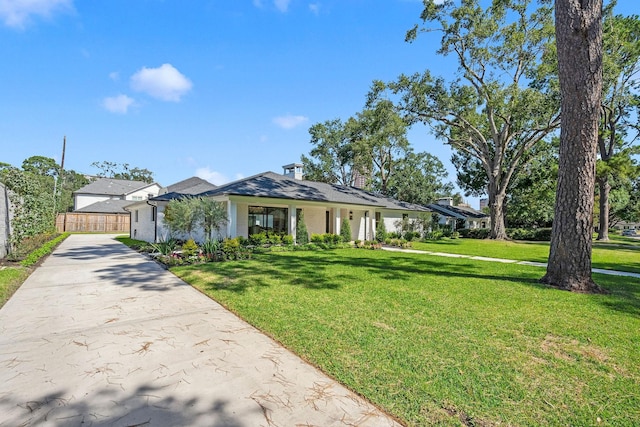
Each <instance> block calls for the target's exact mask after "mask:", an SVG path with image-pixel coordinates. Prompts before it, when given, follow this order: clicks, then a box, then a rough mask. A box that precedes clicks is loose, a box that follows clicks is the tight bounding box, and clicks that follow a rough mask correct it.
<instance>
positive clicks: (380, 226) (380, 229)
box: [376, 217, 387, 242]
mask: <svg viewBox="0 0 640 427" xmlns="http://www.w3.org/2000/svg"><path fill="white" fill-rule="evenodd" d="M386 238H387V227H386V226H385V225H384V220H383V219H382V217H380V221H378V222H377V223H376V240H377V241H378V242H384V241H385V239H386Z"/></svg>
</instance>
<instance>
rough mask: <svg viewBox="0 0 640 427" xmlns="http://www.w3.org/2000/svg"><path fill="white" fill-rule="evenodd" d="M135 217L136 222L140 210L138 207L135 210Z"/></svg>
mask: <svg viewBox="0 0 640 427" xmlns="http://www.w3.org/2000/svg"><path fill="white" fill-rule="evenodd" d="M135 218H136V219H135V222H138V210H137V209H136V210H135Z"/></svg>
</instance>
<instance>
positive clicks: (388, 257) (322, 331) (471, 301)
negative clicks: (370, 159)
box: [172, 242, 640, 426]
mask: <svg viewBox="0 0 640 427" xmlns="http://www.w3.org/2000/svg"><path fill="white" fill-rule="evenodd" d="M485 243H486V242H485ZM534 248H535V246H534ZM441 251H444V249H441ZM482 255H484V256H493V257H501V255H500V254H495V253H488V251H487V250H485V251H484V253H483V254H482ZM507 258H513V256H508V257H507ZM172 271H173V272H174V273H176V274H177V275H178V276H180V277H182V278H183V279H185V280H186V281H188V282H190V283H192V284H193V285H194V286H195V287H196V288H198V289H200V290H202V291H203V292H205V293H206V294H208V295H210V296H211V297H212V298H214V299H216V300H217V301H219V302H221V303H222V304H223V305H225V306H226V307H228V308H229V309H231V310H232V311H234V312H236V313H238V314H239V315H240V316H241V317H243V318H244V319H246V320H248V321H249V322H250V323H252V324H254V325H256V326H257V327H258V328H260V329H262V330H264V331H265V332H266V333H268V334H269V335H271V336H273V337H274V338H275V339H277V340H278V341H280V342H282V343H283V344H284V345H285V346H287V347H288V348H290V349H292V350H293V351H294V352H296V353H297V354H299V355H301V356H302V357H303V358H305V359H307V360H309V361H310V362H312V363H313V364H315V365H317V366H319V367H320V368H321V369H322V370H323V371H325V372H327V373H328V374H329V375H331V376H333V377H334V378H336V379H337V380H339V381H340V382H342V383H344V384H346V385H347V386H348V387H350V388H351V389H353V390H355V391H356V392H358V393H360V394H362V395H364V396H366V397H367V398H368V399H370V400H371V401H373V402H375V403H376V404H378V405H379V406H381V407H382V408H384V409H385V410H387V411H389V412H390V413H392V414H394V415H395V416H397V417H399V418H400V419H402V420H404V421H405V422H406V423H407V424H408V425H412V426H424V425H433V424H441V425H461V424H464V425H477V426H484V425H498V424H500V425H531V426H534V425H535V426H537V425H543V426H544V425H546V426H555V425H575V426H578V425H580V426H582V425H610V426H624V425H629V426H631V425H634V424H636V423H637V421H638V420H639V419H640V351H639V350H640V347H639V346H640V344H639V343H640V332H639V331H640V280H636V279H630V278H619V277H612V276H604V275H596V276H595V277H596V281H597V282H598V283H600V284H601V285H602V286H604V287H606V288H607V289H609V290H610V291H611V293H610V294H609V295H583V294H574V293H569V292H565V291H559V290H555V289H551V288H548V287H544V286H541V285H539V284H538V283H537V280H538V279H539V278H540V277H541V276H542V274H543V270H541V269H540V268H536V267H529V266H522V265H513V264H498V263H488V262H481V261H472V260H469V259H452V258H444V257H434V256H429V255H422V254H408V253H390V252H386V251H370V250H333V251H324V252H323V251H320V252H277V253H275V252H274V253H266V254H259V255H255V258H254V259H253V260H250V261H243V262H228V263H211V264H205V265H199V266H189V267H177V268H173V269H172Z"/></svg>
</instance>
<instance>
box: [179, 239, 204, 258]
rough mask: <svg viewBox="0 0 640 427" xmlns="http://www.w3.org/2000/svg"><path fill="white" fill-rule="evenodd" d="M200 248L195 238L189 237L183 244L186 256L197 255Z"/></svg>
mask: <svg viewBox="0 0 640 427" xmlns="http://www.w3.org/2000/svg"><path fill="white" fill-rule="evenodd" d="M199 249H200V248H198V245H197V244H196V242H195V241H194V240H193V239H189V240H187V241H186V242H185V243H184V244H183V245H182V256H183V257H185V258H190V257H192V256H195V255H196V254H197V253H198V250H199Z"/></svg>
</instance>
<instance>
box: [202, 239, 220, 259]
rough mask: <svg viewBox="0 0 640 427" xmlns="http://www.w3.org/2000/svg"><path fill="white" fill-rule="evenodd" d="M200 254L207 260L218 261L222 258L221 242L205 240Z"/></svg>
mask: <svg viewBox="0 0 640 427" xmlns="http://www.w3.org/2000/svg"><path fill="white" fill-rule="evenodd" d="M202 252H203V253H204V255H205V256H206V257H207V258H208V259H210V260H212V261H218V260H220V259H221V258H222V242H220V241H219V240H212V239H209V240H205V242H204V243H203V244H202Z"/></svg>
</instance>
